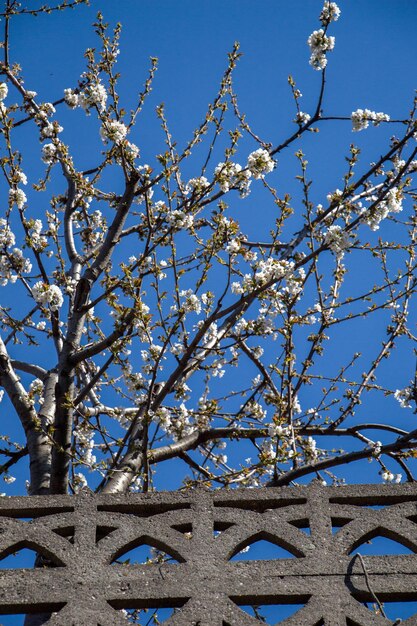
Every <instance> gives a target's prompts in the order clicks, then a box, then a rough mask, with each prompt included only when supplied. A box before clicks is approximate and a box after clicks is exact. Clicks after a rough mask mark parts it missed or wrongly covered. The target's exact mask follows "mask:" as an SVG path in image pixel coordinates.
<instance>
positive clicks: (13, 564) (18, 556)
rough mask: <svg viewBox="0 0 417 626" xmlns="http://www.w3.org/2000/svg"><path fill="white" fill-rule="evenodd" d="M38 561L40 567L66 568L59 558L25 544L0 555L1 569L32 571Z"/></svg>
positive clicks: (17, 545)
mask: <svg viewBox="0 0 417 626" xmlns="http://www.w3.org/2000/svg"><path fill="white" fill-rule="evenodd" d="M36 560H37V566H38V567H42V566H44V567H64V563H62V562H61V561H60V560H59V559H58V558H57V557H54V556H52V555H49V554H46V553H44V552H43V551H42V550H41V549H39V548H38V549H37V550H34V549H33V548H32V547H28V545H27V544H26V543H25V542H19V543H18V544H15V545H13V546H10V547H9V548H7V550H5V551H3V555H0V569H27V568H30V569H32V568H33V566H34V565H35V561H36ZM0 626H2V624H1V621H0Z"/></svg>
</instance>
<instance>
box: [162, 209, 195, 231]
mask: <svg viewBox="0 0 417 626" xmlns="http://www.w3.org/2000/svg"><path fill="white" fill-rule="evenodd" d="M167 222H168V223H169V224H170V225H171V226H173V227H174V228H176V229H182V228H191V227H192V225H193V224H194V216H193V215H190V214H189V213H185V212H184V211H180V210H179V209H175V210H174V211H170V212H169V213H168V214H167Z"/></svg>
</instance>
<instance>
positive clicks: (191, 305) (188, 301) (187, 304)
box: [179, 289, 201, 314]
mask: <svg viewBox="0 0 417 626" xmlns="http://www.w3.org/2000/svg"><path fill="white" fill-rule="evenodd" d="M179 295H180V298H183V299H184V301H183V303H182V308H183V310H184V311H185V312H186V313H190V312H191V311H195V313H197V314H199V313H201V302H200V300H199V298H198V296H196V295H195V293H194V292H193V290H192V289H184V290H183V291H180V294H179Z"/></svg>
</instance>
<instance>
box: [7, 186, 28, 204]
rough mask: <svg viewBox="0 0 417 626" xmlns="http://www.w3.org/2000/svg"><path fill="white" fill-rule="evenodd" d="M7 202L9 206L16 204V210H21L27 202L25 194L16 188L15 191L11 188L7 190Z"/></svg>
mask: <svg viewBox="0 0 417 626" xmlns="http://www.w3.org/2000/svg"><path fill="white" fill-rule="evenodd" d="M9 202H10V204H16V206H17V208H18V209H23V207H24V205H25V203H26V202H27V197H26V194H25V192H24V191H23V190H22V189H19V188H18V187H17V188H16V189H13V188H12V187H11V188H10V189H9Z"/></svg>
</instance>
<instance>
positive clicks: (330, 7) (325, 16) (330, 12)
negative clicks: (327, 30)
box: [319, 0, 341, 26]
mask: <svg viewBox="0 0 417 626" xmlns="http://www.w3.org/2000/svg"><path fill="white" fill-rule="evenodd" d="M340 13H341V11H340V9H339V7H338V6H337V4H336V2H330V0H326V2H325V3H324V6H323V8H322V10H321V13H320V18H319V19H320V22H321V23H322V24H323V26H327V25H328V24H330V22H337V20H338V19H339V17H340Z"/></svg>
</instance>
